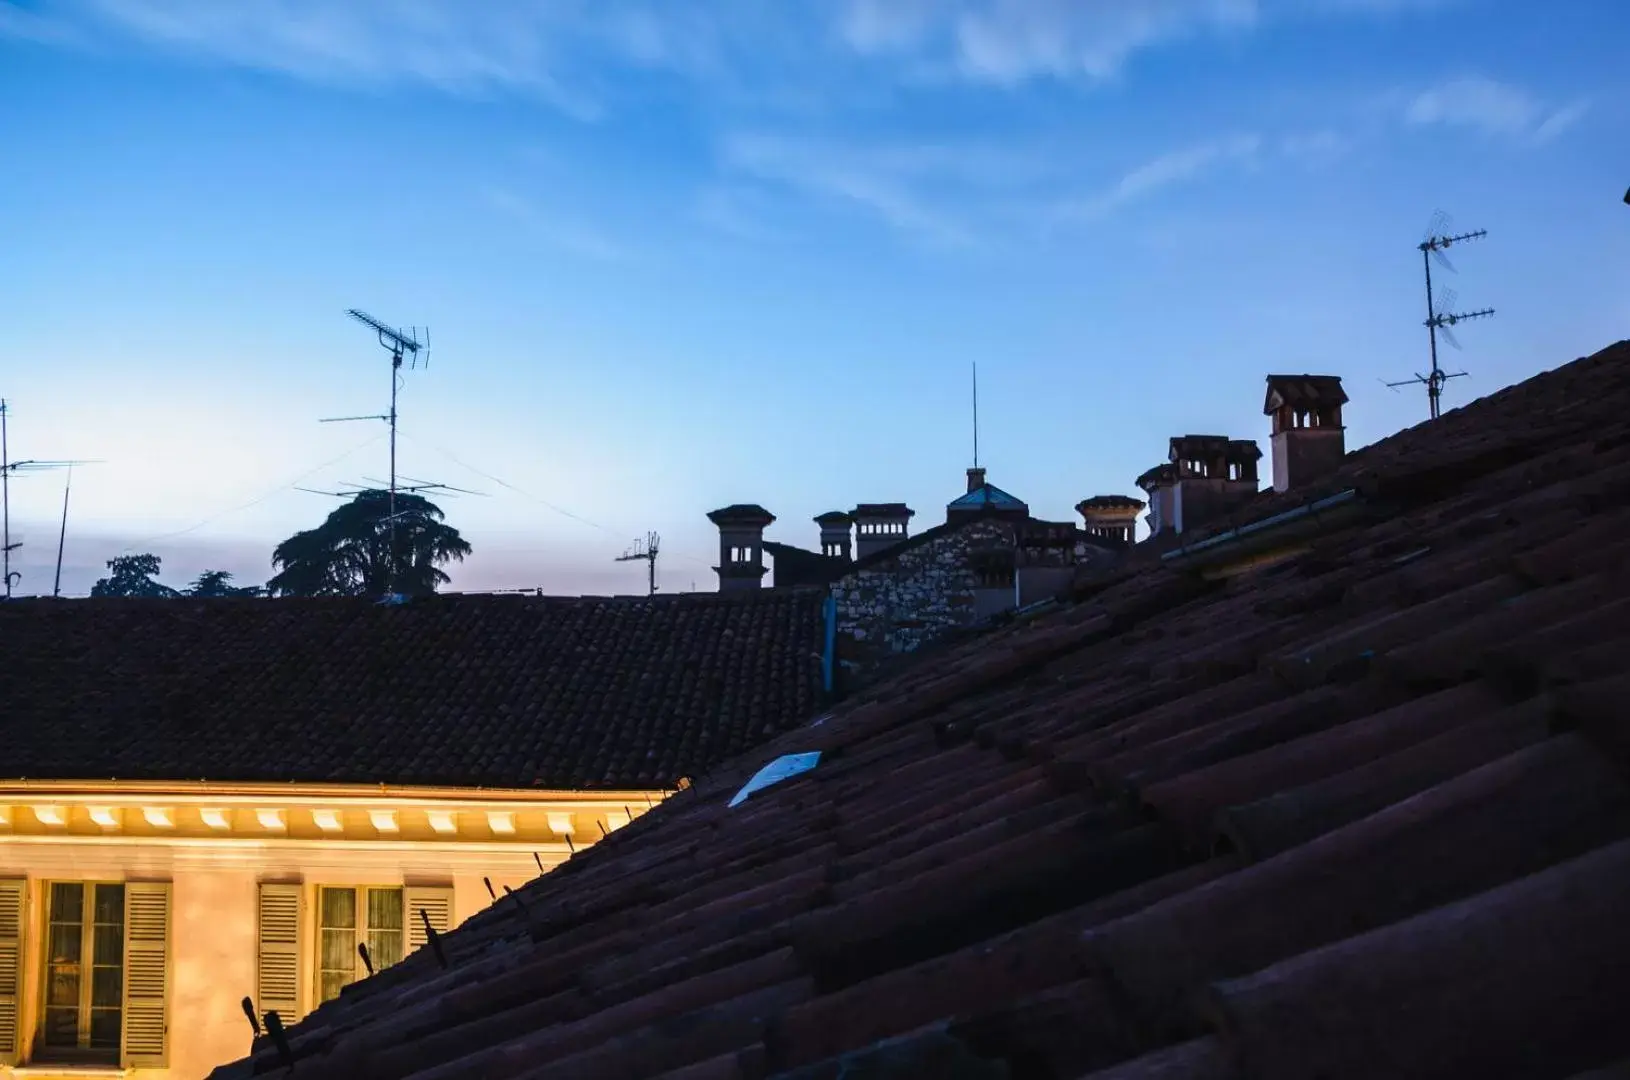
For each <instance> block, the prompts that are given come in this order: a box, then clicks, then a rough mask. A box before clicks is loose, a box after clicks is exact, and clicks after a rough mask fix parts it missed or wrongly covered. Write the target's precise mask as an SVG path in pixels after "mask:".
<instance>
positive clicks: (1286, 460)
mask: <svg viewBox="0 0 1630 1080" xmlns="http://www.w3.org/2000/svg"><path fill="white" fill-rule="evenodd" d="M1345 404H1347V392H1346V391H1345V390H1343V389H1342V388H1341V377H1340V376H1339V375H1269V376H1268V396H1267V398H1266V399H1265V400H1264V401H1263V403H1262V412H1263V414H1264V415H1266V416H1269V417H1272V418H1273V489H1274V490H1275V491H1289V490H1290V489H1291V488H1295V487H1301V486H1302V485H1303V484H1307V483H1310V482H1312V481H1314V480H1318V479H1320V478H1322V477H1325V476H1328V475H1330V474H1331V473H1333V472H1335V471H1336V470H1337V469H1339V468H1340V467H1341V462H1342V459H1343V458H1345V457H1346V456H1347V436H1346V428H1344V427H1343V426H1342V423H1341V407H1342V406H1343V405H1345Z"/></svg>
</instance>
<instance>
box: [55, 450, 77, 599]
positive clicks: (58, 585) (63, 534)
mask: <svg viewBox="0 0 1630 1080" xmlns="http://www.w3.org/2000/svg"><path fill="white" fill-rule="evenodd" d="M73 485H74V467H73V466H72V465H70V466H68V477H67V479H65V480H64V481H63V482H62V528H61V529H60V530H59V531H58V532H57V576H56V580H54V581H53V582H51V596H52V598H53V599H54V598H56V597H58V596H61V595H62V549H63V546H64V545H65V544H67V542H68V491H69V489H70V488H72V487H73Z"/></svg>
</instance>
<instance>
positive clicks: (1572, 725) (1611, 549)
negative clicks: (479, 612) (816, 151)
mask: <svg viewBox="0 0 1630 1080" xmlns="http://www.w3.org/2000/svg"><path fill="white" fill-rule="evenodd" d="M1626 361H1630V346H1618V347H1615V349H1613V350H1608V351H1607V352H1605V353H1604V354H1601V355H1599V356H1597V357H1594V358H1591V359H1589V360H1585V361H1581V362H1579V363H1578V364H1575V365H1570V366H1569V367H1567V368H1564V369H1561V370H1559V371H1556V372H1550V373H1547V374H1546V375H1544V376H1541V377H1539V378H1537V379H1535V380H1532V381H1531V382H1529V383H1527V384H1524V385H1523V386H1520V387H1515V388H1512V389H1510V390H1507V391H1502V392H1501V393H1500V394H1497V395H1494V396H1493V397H1491V398H1489V399H1486V400H1485V401H1482V402H1479V403H1477V404H1475V405H1472V406H1468V407H1466V408H1463V409H1458V410H1455V411H1454V412H1452V413H1450V414H1447V415H1446V416H1444V417H1443V418H1442V419H1441V420H1440V421H1438V422H1436V423H1434V424H1429V425H1423V426H1422V427H1420V428H1418V429H1413V430H1411V431H1409V432H1405V433H1401V434H1400V435H1398V436H1396V437H1394V438H1392V439H1387V440H1383V442H1382V443H1379V444H1377V445H1376V446H1375V447H1372V448H1370V449H1368V450H1366V451H1364V452H1363V453H1361V454H1358V455H1353V456H1352V457H1350V458H1349V460H1348V462H1346V463H1345V464H1344V465H1343V471H1342V472H1341V473H1339V474H1338V475H1337V476H1336V477H1335V478H1334V479H1333V480H1332V483H1334V484H1336V485H1338V486H1339V485H1346V486H1356V487H1358V488H1360V490H1361V492H1362V494H1361V496H1360V499H1359V510H1360V511H1361V512H1358V513H1356V514H1355V515H1354V516H1353V517H1351V518H1349V519H1347V520H1346V521H1345V522H1344V523H1343V524H1341V525H1339V526H1332V527H1331V530H1330V531H1328V532H1326V533H1324V534H1322V535H1320V536H1318V537H1316V538H1315V539H1314V540H1313V541H1312V542H1311V549H1310V550H1308V551H1306V552H1305V553H1303V554H1300V555H1298V556H1296V557H1294V558H1291V559H1289V560H1288V561H1284V562H1281V563H1279V564H1277V565H1273V566H1269V567H1262V568H1258V569H1250V570H1246V571H1244V572H1242V573H1238V574H1236V575H1234V576H1231V577H1225V578H1223V579H1221V580H1211V579H1208V578H1207V577H1206V576H1205V575H1204V574H1202V573H1200V572H1197V571H1195V570H1191V569H1186V568H1184V567H1183V566H1181V565H1171V564H1158V565H1157V563H1158V560H1154V561H1151V560H1142V561H1139V560H1138V559H1137V558H1132V559H1129V560H1128V562H1127V563H1126V564H1125V565H1123V566H1122V567H1121V568H1119V569H1118V570H1117V571H1116V572H1115V573H1113V574H1109V575H1102V576H1098V577H1093V578H1088V579H1083V580H1082V581H1081V583H1080V585H1079V588H1078V596H1077V598H1076V603H1075V605H1074V606H1073V607H1069V608H1066V609H1064V610H1062V611H1060V612H1058V613H1057V614H1055V615H1053V616H1050V617H1047V618H1038V619H1036V620H1034V621H1031V622H1028V623H1025V624H1014V625H1011V626H1009V627H1006V628H1004V629H1001V630H997V631H993V632H990V633H987V634H985V635H983V636H981V637H979V638H977V639H974V640H971V641H967V642H963V643H961V644H959V645H957V646H955V647H952V648H948V649H946V650H944V651H942V652H940V653H938V654H936V655H935V656H934V657H932V658H928V659H925V660H924V661H922V662H921V663H920V664H918V665H917V666H915V667H909V668H906V669H904V670H902V671H901V672H899V673H898V674H897V675H896V676H895V677H893V678H892V679H891V680H890V681H888V682H887V683H885V684H880V685H877V686H874V687H872V688H870V689H869V690H868V691H866V692H865V693H864V694H863V695H862V696H860V697H858V698H856V699H855V700H852V701H849V702H846V703H844V704H843V705H842V706H840V707H839V708H837V709H835V710H834V711H833V712H832V713H830V714H829V715H827V716H825V717H823V718H821V720H820V722H819V723H818V724H814V725H811V726H804V727H800V728H799V729H797V730H795V731H791V732H789V733H787V734H786V735H783V736H781V737H779V738H777V739H776V740H774V741H772V742H771V743H770V744H768V745H766V746H763V747H759V748H756V749H753V750H750V751H748V752H747V753H745V754H744V755H742V756H741V757H739V758H736V759H734V760H730V761H727V762H724V763H721V764H719V765H717V766H716V767H715V768H713V769H712V770H711V771H710V772H709V773H708V774H707V775H705V776H700V777H698V779H697V782H696V784H695V785H694V786H693V787H692V788H691V789H689V790H687V791H685V792H683V793H681V794H679V795H677V796H675V797H674V798H672V799H670V800H668V801H667V802H665V803H664V804H663V805H662V806H661V807H659V808H658V809H657V811H656V812H654V813H651V814H647V815H644V816H642V817H641V818H640V819H639V820H638V821H637V822H635V823H633V824H631V825H629V826H627V827H626V828H624V829H621V830H618V831H617V832H616V833H614V834H613V835H612V836H611V837H609V838H607V839H606V840H605V841H603V842H602V843H600V844H598V845H596V846H595V847H593V848H592V849H589V850H587V851H585V852H584V853H582V854H580V855H578V856H577V857H575V858H573V859H572V860H570V861H569V862H568V863H567V864H566V865H565V866H563V867H562V868H560V869H559V870H557V871H555V872H553V873H551V874H549V875H548V876H546V877H543V878H541V879H539V880H538V881H537V882H535V883H534V884H532V885H531V886H529V887H528V888H527V889H526V890H525V891H524V892H525V896H526V902H527V910H526V913H525V914H524V916H523V914H522V913H521V911H520V909H519V908H518V907H516V906H515V905H504V904H501V905H498V906H496V907H495V908H493V909H491V910H490V911H488V912H486V913H483V914H482V915H480V916H478V917H476V918H474V919H471V920H470V921H469V922H468V923H466V925H465V926H464V927H462V928H460V929H458V930H456V931H454V932H453V933H451V934H449V935H447V937H446V938H445V939H444V940H445V943H446V945H447V946H448V947H449V948H450V949H451V950H453V955H454V956H455V958H456V959H455V962H454V966H453V969H452V970H451V971H447V972H443V971H440V970H439V969H438V968H437V967H436V965H435V964H434V963H433V962H429V961H428V960H427V959H426V958H425V957H423V956H420V955H415V956H412V957H409V958H408V959H407V960H405V961H404V962H403V963H402V964H400V965H398V966H397V967H396V968H392V969H389V970H387V971H385V972H382V973H381V974H380V975H378V976H376V977H374V978H373V979H369V980H365V981H364V982H362V983H359V984H356V985H355V986H353V987H351V988H348V989H347V991H346V993H344V994H342V995H341V997H340V999H339V1000H338V1001H337V1002H334V1003H330V1004H329V1005H326V1006H324V1007H323V1009H321V1010H319V1011H318V1013H316V1014H314V1015H313V1016H312V1017H309V1018H308V1019H307V1020H306V1021H305V1022H304V1023H302V1024H300V1025H298V1026H297V1027H296V1028H295V1037H296V1042H297V1046H298V1048H299V1049H298V1053H299V1055H300V1060H299V1065H298V1068H299V1075H303V1076H307V1077H310V1078H315V1080H324V1078H329V1077H333V1078H340V1080H359V1078H361V1077H367V1078H368V1080H394V1078H397V1077H403V1076H408V1075H413V1076H416V1077H419V1078H420V1080H425V1078H431V1077H440V1076H472V1077H473V1076H485V1075H493V1076H505V1075H511V1076H528V1077H531V1076H538V1077H543V1076H559V1075H581V1076H596V1077H599V1076H604V1077H636V1076H637V1077H646V1076H660V1077H664V1078H666V1080H763V1078H767V1077H772V1076H773V1077H776V1078H778V1080H836V1078H837V1077H839V1076H842V1075H848V1076H853V1075H862V1074H864V1075H880V1076H957V1077H984V1076H991V1077H993V1078H994V1077H996V1076H1004V1077H1008V1078H1012V1077H1026V1076H1028V1077H1049V1078H1053V1077H1056V1078H1060V1080H1063V1078H1071V1077H1083V1076H1087V1075H1092V1076H1097V1077H1117V1078H1121V1080H1152V1078H1155V1077H1160V1078H1166V1080H1170V1078H1174V1077H1184V1078H1190V1080H1243V1078H1244V1077H1247V1076H1249V1077H1259V1076H1260V1077H1267V1078H1270V1080H1271V1078H1273V1077H1278V1076H1286V1077H1298V1078H1300V1077H1307V1076H1325V1077H1330V1078H1340V1077H1345V1076H1367V1075H1376V1074H1377V1073H1385V1074H1387V1075H1396V1076H1403V1077H1410V1076H1423V1077H1424V1076H1433V1077H1437V1076H1484V1075H1487V1076H1503V1075H1511V1076H1524V1077H1528V1076H1532V1077H1539V1078H1552V1077H1554V1078H1557V1080H1561V1078H1563V1077H1567V1076H1581V1077H1582V1076H1583V1075H1584V1074H1586V1073H1587V1072H1588V1070H1591V1069H1597V1068H1604V1067H1611V1066H1612V1065H1613V1063H1615V1062H1623V1061H1624V1060H1626V1059H1630V1036H1626V1035H1625V1034H1624V1032H1623V1025H1622V1024H1621V1023H1619V1022H1618V1020H1619V1017H1618V1015H1617V1014H1616V1013H1615V1012H1614V1010H1615V1009H1617V1008H1619V1005H1618V1003H1619V1002H1621V1001H1623V1000H1626V999H1630V959H1627V958H1630V938H1626V936H1625V935H1626V932H1627V931H1626V929H1625V926H1626V924H1625V923H1624V920H1623V918H1622V910H1623V908H1624V907H1625V906H1626V903H1627V902H1630V848H1627V847H1626V845H1627V844H1630V719H1626V715H1625V711H1624V709H1623V707H1622V706H1623V702H1624V700H1625V699H1626V697H1627V696H1630V685H1627V684H1626V682H1625V678H1626V677H1625V675H1624V666H1623V656H1624V654H1625V650H1626V648H1630V598H1627V597H1626V591H1627V590H1626V588H1625V586H1626V584H1627V578H1626V577H1625V576H1624V573H1623V571H1621V570H1620V567H1622V566H1624V565H1626V564H1627V563H1630V560H1627V559H1626V557H1625V556H1626V555H1630V529H1627V528H1626V526H1627V525H1630V517H1627V516H1626V515H1627V514H1630V495H1627V494H1626V492H1627V491H1630V485H1627V484H1625V483H1624V482H1623V480H1624V478H1625V477H1627V476H1630V471H1626V464H1627V462H1630V425H1626V424H1625V422H1624V421H1623V420H1622V419H1621V417H1622V416H1623V415H1625V414H1626V413H1627V412H1630V375H1627V371H1630V368H1627V367H1626ZM1277 498H1279V497H1278V496H1269V497H1266V498H1265V499H1263V500H1258V505H1257V506H1256V507H1253V510H1252V512H1253V513H1260V512H1263V509H1262V508H1263V507H1271V506H1273V505H1275V502H1274V500H1275V499H1277ZM1267 512H1272V511H1271V510H1268V511H1267ZM807 750H820V751H822V753H823V755H824V757H823V760H822V762H821V763H820V764H819V765H818V766H817V767H816V768H815V769H814V770H812V771H810V772H808V773H806V774H804V775H802V776H800V777H799V778H798V779H796V780H793V781H789V782H786V783H784V784H781V785H777V786H774V787H771V788H768V789H766V790H764V791H762V792H760V793H759V794H756V795H754V796H753V797H752V798H751V799H750V800H748V801H747V802H746V803H744V804H742V805H740V806H737V807H735V808H729V807H728V806H727V805H726V804H727V802H728V800H729V799H730V797H731V796H732V795H733V794H734V793H735V791H736V790H737V789H738V788H739V787H740V785H741V784H742V783H743V782H745V781H746V779H747V778H748V777H750V776H751V775H752V774H753V773H754V772H755V771H756V770H757V769H758V768H759V767H760V766H761V765H763V764H765V763H766V762H768V761H770V760H772V759H773V758H774V757H776V756H777V755H779V754H782V753H790V752H796V751H807ZM251 1067H254V1068H260V1069H262V1070H263V1071H269V1070H271V1069H272V1068H274V1067H275V1056H274V1055H272V1054H271V1053H270V1051H269V1048H265V1047H261V1048H259V1049H258V1050H257V1053H256V1056H255V1057H254V1058H253V1059H252V1065H251ZM1095 1070H1099V1071H1095ZM225 1075H226V1073H225V1071H224V1070H223V1073H222V1076H223V1077H224V1076H225Z"/></svg>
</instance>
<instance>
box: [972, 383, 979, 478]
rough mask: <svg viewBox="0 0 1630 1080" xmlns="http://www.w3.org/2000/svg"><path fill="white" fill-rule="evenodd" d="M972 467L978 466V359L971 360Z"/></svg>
mask: <svg viewBox="0 0 1630 1080" xmlns="http://www.w3.org/2000/svg"><path fill="white" fill-rule="evenodd" d="M973 467H974V468H976V469H977V468H979V361H977V360H975V361H974V362H973Z"/></svg>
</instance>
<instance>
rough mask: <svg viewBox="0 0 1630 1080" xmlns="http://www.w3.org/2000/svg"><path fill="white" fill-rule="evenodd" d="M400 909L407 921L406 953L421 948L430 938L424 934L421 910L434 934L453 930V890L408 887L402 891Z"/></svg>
mask: <svg viewBox="0 0 1630 1080" xmlns="http://www.w3.org/2000/svg"><path fill="white" fill-rule="evenodd" d="M402 907H403V908H404V909H405V912H404V918H406V920H407V943H408V952H410V953H411V952H413V951H414V950H415V949H418V948H421V947H423V946H424V945H425V944H426V943H427V942H429V940H430V937H429V935H427V934H426V933H425V932H424V918H423V917H422V916H421V915H420V914H419V911H420V910H421V909H423V910H424V912H425V913H426V914H428V915H429V916H430V925H431V926H433V927H435V928H436V933H438V934H445V933H447V931H449V930H451V929H452V928H453V890H452V887H451V886H447V885H409V886H408V887H407V888H405V889H403V890H402Z"/></svg>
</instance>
